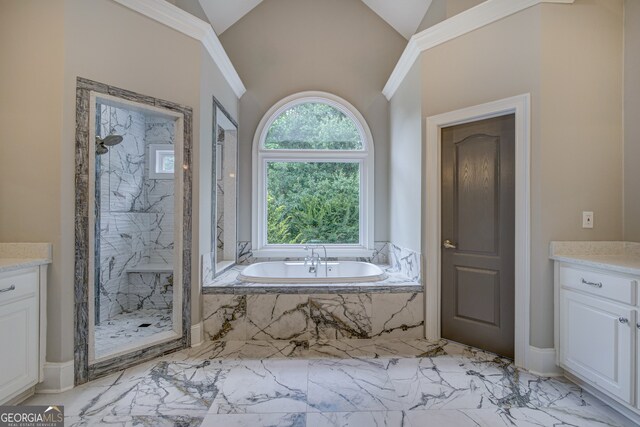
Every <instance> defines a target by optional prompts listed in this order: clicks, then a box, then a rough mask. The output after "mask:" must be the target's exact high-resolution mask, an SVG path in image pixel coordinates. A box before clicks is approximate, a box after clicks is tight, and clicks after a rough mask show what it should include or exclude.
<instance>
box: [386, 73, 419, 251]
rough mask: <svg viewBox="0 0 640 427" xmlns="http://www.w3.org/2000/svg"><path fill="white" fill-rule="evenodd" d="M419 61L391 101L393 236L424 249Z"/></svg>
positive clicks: (408, 245)
mask: <svg viewBox="0 0 640 427" xmlns="http://www.w3.org/2000/svg"><path fill="white" fill-rule="evenodd" d="M420 70H421V68H420V63H419V62H416V64H414V66H413V67H412V68H411V71H409V73H408V74H407V76H406V77H405V78H404V80H403V82H402V84H401V85H400V87H398V90H396V93H395V94H394V95H393V98H391V102H390V104H389V113H390V114H389V117H390V122H389V130H390V134H391V138H390V145H389V239H390V241H391V242H392V243H394V244H396V245H398V246H401V247H405V248H408V249H411V250H414V251H417V252H422V250H421V238H420V236H421V212H422V186H421V184H422V160H421V159H422V95H421V93H420V79H421V73H420Z"/></svg>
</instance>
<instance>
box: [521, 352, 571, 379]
mask: <svg viewBox="0 0 640 427" xmlns="http://www.w3.org/2000/svg"><path fill="white" fill-rule="evenodd" d="M529 372H531V373H532V374H535V375H538V376H541V377H561V376H563V375H564V370H563V369H562V368H560V367H559V366H558V365H556V349H555V348H538V347H534V346H532V345H531V346H529Z"/></svg>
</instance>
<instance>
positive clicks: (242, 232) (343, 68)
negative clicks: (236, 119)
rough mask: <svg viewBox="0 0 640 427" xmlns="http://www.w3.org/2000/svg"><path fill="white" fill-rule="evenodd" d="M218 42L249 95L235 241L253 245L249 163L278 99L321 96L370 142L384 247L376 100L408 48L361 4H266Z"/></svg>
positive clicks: (378, 236)
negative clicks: (367, 133)
mask: <svg viewBox="0 0 640 427" xmlns="http://www.w3.org/2000/svg"><path fill="white" fill-rule="evenodd" d="M220 40H221V42H222V44H223V46H224V48H225V50H226V51H227V53H228V54H229V57H230V58H231V61H232V62H233V64H234V66H235V67H236V70H237V71H238V73H239V74H240V77H241V78H242V80H243V82H244V84H245V85H246V87H247V89H248V90H247V93H246V94H245V95H244V96H243V97H242V99H241V100H240V123H239V124H240V129H239V138H240V141H239V144H240V147H239V149H240V165H239V167H240V170H239V174H238V176H239V178H240V182H239V184H240V195H239V198H240V200H239V218H238V221H239V240H250V239H251V155H252V144H253V137H254V133H255V131H256V127H257V125H258V122H259V121H260V119H261V118H262V116H263V115H264V114H265V113H266V111H267V110H268V109H269V108H270V107H271V106H272V105H273V104H275V103H276V102H277V101H279V100H280V99H282V98H284V97H286V96H288V95H291V94H293V93H297V92H302V91H307V90H320V91H326V92H331V93H334V94H336V95H338V96H340V97H342V98H344V99H346V100H347V101H349V102H350V103H352V104H353V105H354V106H355V107H356V108H357V109H358V110H359V111H360V112H361V113H362V115H363V116H364V117H365V119H366V120H367V123H368V124H369V127H370V128H371V132H372V134H373V138H374V142H375V154H376V161H375V173H376V180H375V186H376V188H375V195H376V200H375V216H376V217H375V240H388V238H389V218H388V205H389V194H388V188H387V185H388V173H389V170H388V157H389V125H388V123H389V103H388V101H387V100H386V99H385V98H384V96H383V95H382V93H381V91H382V88H383V87H384V85H385V83H386V81H387V79H388V77H389V75H390V74H391V71H392V70H393V67H394V66H395V65H396V62H397V60H398V58H399V57H400V55H401V54H402V51H403V49H404V47H405V46H406V44H407V41H406V40H405V39H404V38H403V37H402V36H401V35H400V34H398V33H397V32H396V31H395V30H394V29H393V28H391V27H390V26H389V25H388V24H387V23H386V22H384V21H383V20H382V19H381V18H380V17H378V15H376V14H375V13H374V12H373V11H372V10H371V9H369V8H368V7H367V6H366V5H365V4H364V3H362V2H361V1H360V0H323V1H314V0H266V1H264V2H263V3H261V4H260V5H259V6H257V7H256V8H255V9H253V10H252V11H251V12H249V13H248V14H247V15H246V16H245V17H244V18H242V19H241V20H240V21H238V22H237V23H236V24H235V25H233V26H232V27H230V28H229V29H228V30H226V31H225V32H224V33H223V34H222V36H221V37H220Z"/></svg>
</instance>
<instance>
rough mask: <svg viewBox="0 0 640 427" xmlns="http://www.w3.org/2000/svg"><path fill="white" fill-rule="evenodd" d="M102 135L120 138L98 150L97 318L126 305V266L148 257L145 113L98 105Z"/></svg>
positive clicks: (122, 308) (122, 310)
mask: <svg viewBox="0 0 640 427" xmlns="http://www.w3.org/2000/svg"><path fill="white" fill-rule="evenodd" d="M99 133H100V136H101V137H103V138H104V137H105V136H107V135H110V134H116V135H121V136H122V137H123V141H122V142H121V143H120V144H118V145H116V146H113V147H110V148H109V152H108V153H107V154H104V155H101V156H96V169H97V171H98V182H99V183H100V191H99V194H96V203H97V204H98V206H99V212H100V220H99V225H100V235H99V254H96V259H99V260H100V282H99V285H100V288H99V295H98V296H97V297H98V299H99V307H100V321H103V320H106V319H110V318H111V317H113V316H115V315H118V314H120V313H122V312H125V311H127V310H128V309H129V302H128V297H129V295H128V294H129V282H128V275H127V271H126V270H127V268H131V267H134V266H136V265H138V264H140V263H143V262H148V255H147V246H148V241H149V233H148V228H149V227H148V218H147V216H146V215H144V214H142V213H141V212H142V209H143V207H144V175H145V168H144V163H145V145H144V139H145V117H144V115H143V114H141V113H138V112H135V111H126V110H123V109H121V108H116V107H111V106H106V105H100V129H99Z"/></svg>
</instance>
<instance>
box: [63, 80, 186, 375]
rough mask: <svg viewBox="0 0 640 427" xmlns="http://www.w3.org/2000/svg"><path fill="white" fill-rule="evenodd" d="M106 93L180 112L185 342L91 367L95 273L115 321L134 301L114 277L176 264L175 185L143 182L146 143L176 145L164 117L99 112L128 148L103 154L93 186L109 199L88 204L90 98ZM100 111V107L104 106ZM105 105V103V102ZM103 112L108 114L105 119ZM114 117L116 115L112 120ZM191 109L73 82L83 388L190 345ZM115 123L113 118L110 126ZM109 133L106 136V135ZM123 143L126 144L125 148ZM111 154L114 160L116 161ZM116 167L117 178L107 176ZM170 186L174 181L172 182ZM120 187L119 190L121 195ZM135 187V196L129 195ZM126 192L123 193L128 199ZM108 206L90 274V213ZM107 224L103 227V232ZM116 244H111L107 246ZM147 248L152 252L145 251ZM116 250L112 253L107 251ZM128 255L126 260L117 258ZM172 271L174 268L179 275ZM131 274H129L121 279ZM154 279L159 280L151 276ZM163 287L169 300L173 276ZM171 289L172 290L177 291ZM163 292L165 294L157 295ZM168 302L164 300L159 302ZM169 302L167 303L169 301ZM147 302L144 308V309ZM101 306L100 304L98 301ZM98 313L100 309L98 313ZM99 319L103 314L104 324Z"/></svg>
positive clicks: (78, 370)
mask: <svg viewBox="0 0 640 427" xmlns="http://www.w3.org/2000/svg"><path fill="white" fill-rule="evenodd" d="M92 93H95V94H107V95H110V96H113V97H116V98H120V99H123V100H127V101H132V102H136V103H139V104H144V105H150V106H154V107H158V108H162V109H166V110H170V111H173V112H176V113H178V114H180V115H181V116H182V118H183V120H182V123H183V126H182V130H183V150H182V160H183V164H182V165H178V166H182V168H181V169H180V173H181V174H182V182H183V189H182V190H183V191H182V194H183V200H182V201H181V202H180V203H181V205H182V208H181V209H182V223H181V224H176V226H179V227H180V234H181V236H182V243H183V250H182V253H181V254H180V256H181V257H182V258H181V268H182V271H181V277H182V280H181V282H182V283H180V284H177V286H181V291H182V307H179V308H178V307H174V309H177V310H180V312H181V314H182V325H183V326H182V336H181V338H178V339H175V340H171V341H167V342H164V343H160V344H156V345H153V346H149V347H147V348H144V349H141V350H137V351H135V352H132V353H130V354H125V355H122V356H117V357H114V358H112V359H110V360H108V361H103V362H97V363H94V364H91V365H90V364H89V360H88V353H89V351H88V349H89V342H88V340H89V333H88V331H89V326H88V325H89V322H94V321H95V319H93V318H92V319H89V289H88V286H87V284H88V283H90V280H89V278H90V277H91V276H93V277H95V276H96V275H98V276H105V277H106V278H107V279H108V280H113V283H112V284H113V285H114V287H115V289H116V291H115V292H111V289H110V288H109V286H106V285H107V284H106V283H103V282H101V281H100V280H98V281H97V283H98V284H99V286H98V295H99V296H100V297H102V296H103V295H107V296H105V297H104V298H105V299H107V300H109V307H108V310H106V309H105V312H108V315H107V316H116V315H117V314H115V313H116V312H117V311H119V310H120V311H121V312H122V313H125V312H126V311H125V307H126V309H127V310H128V306H129V303H130V300H129V294H128V290H129V289H128V284H127V283H124V281H116V280H115V277H116V276H118V275H123V273H124V272H125V271H126V270H128V269H129V268H130V267H134V266H136V265H137V264H138V263H145V264H148V263H155V264H165V265H166V264H172V263H173V261H177V260H172V259H171V258H170V256H171V254H172V253H173V225H172V223H173V214H174V205H173V202H172V201H171V199H172V198H173V192H174V191H173V190H174V189H173V187H171V186H170V184H169V182H171V183H173V180H168V182H166V183H157V182H156V183H153V182H151V180H147V179H146V175H147V174H146V172H147V170H146V169H145V166H144V163H146V162H144V160H145V157H146V156H147V153H148V152H147V148H146V147H145V145H144V140H145V139H148V140H149V141H153V142H154V143H166V144H171V143H173V140H172V139H171V137H169V136H168V134H169V133H174V129H173V127H172V126H173V124H170V123H169V122H167V121H166V120H151V119H149V120H147V118H150V115H149V116H147V117H146V118H145V119H144V121H143V120H142V118H141V117H138V115H137V113H136V114H134V113H133V112H127V111H125V110H122V111H123V112H122V113H119V112H118V111H117V110H118V109H117V108H115V107H109V108H106V109H105V110H104V111H102V110H98V116H99V117H100V119H99V123H97V130H98V132H100V133H101V135H102V136H105V135H106V134H109V133H116V132H123V133H127V135H126V138H127V141H126V142H127V144H125V141H124V140H123V142H122V143H121V144H120V145H119V146H115V148H114V147H112V149H113V150H112V149H110V150H109V154H108V157H106V158H105V159H104V160H105V163H107V164H105V165H102V166H106V168H102V169H101V168H100V167H101V164H100V163H101V162H102V160H103V159H100V160H98V164H97V165H96V166H97V167H96V170H97V171H98V174H100V171H101V170H102V172H103V175H99V177H98V179H97V180H96V187H98V188H99V189H100V190H101V191H99V192H97V194H96V195H97V196H98V195H102V193H103V191H102V187H101V186H102V185H104V186H105V188H104V190H105V191H104V195H105V196H106V195H107V194H108V195H109V196H108V200H107V199H105V200H104V201H103V203H100V200H99V199H100V197H96V202H97V203H98V204H97V205H95V206H89V201H90V199H91V198H90V194H89V192H90V187H91V186H90V183H91V180H92V179H93V178H94V177H93V176H91V177H90V176H89V175H90V174H89V166H90V163H91V162H90V158H91V157H94V156H95V150H92V149H91V144H90V141H91V139H93V138H94V137H95V135H90V126H89V124H90V119H91V118H93V117H91V105H90V104H91V94H92ZM99 107H100V105H99ZM102 107H104V105H102ZM101 113H106V117H105V116H103V114H101ZM114 114H115V116H114ZM192 116H193V113H192V110H191V108H189V107H185V106H182V105H179V104H176V103H173V102H170V101H165V100H161V99H157V98H153V97H149V96H145V95H140V94H138V93H135V92H131V91H128V90H125V89H120V88H117V87H114V86H108V85H105V84H103V83H99V82H95V81H91V80H87V79H84V78H81V77H78V78H77V85H76V135H75V230H74V231H75V270H74V301H75V307H74V316H75V331H74V332H75V334H74V370H75V383H76V384H83V383H85V382H87V381H88V380H89V379H92V378H97V377H99V376H102V375H105V374H108V373H110V372H113V371H114V370H118V369H122V368H125V367H127V366H130V365H132V364H134V363H137V362H139V361H141V360H146V359H150V358H153V357H157V356H159V355H162V354H165V353H167V352H169V351H174V350H176V349H178V348H182V347H184V346H186V345H188V344H189V343H190V339H191V337H190V334H191V328H190V325H191V279H190V278H191V228H192V224H191V209H192V200H191V185H192V177H191V162H192V132H193V129H192ZM109 118H110V121H109ZM103 132H105V134H103ZM125 145H126V147H125ZM111 157H112V158H113V162H111ZM109 170H111V171H112V172H113V173H110V172H108V171H109ZM171 185H172V184H171ZM121 190H122V191H121ZM129 190H130V191H129ZM125 193H126V194H125ZM103 209H109V210H114V211H115V212H114V213H117V217H116V218H114V219H113V220H109V221H104V222H100V221H99V220H98V221H97V225H98V230H97V232H96V234H97V236H98V239H97V240H100V237H101V235H102V232H103V230H104V232H105V234H106V236H105V237H107V236H108V238H106V239H105V243H106V246H105V247H104V248H103V247H102V245H96V246H97V247H99V248H100V252H102V251H103V249H104V255H106V256H105V257H104V258H102V257H100V258H101V259H104V260H105V262H104V263H98V265H97V266H96V267H97V268H96V269H95V271H89V260H90V258H91V257H92V256H93V255H94V252H95V249H96V248H95V247H93V246H90V245H89V235H90V233H89V223H90V220H89V219H90V215H91V216H93V215H100V214H102V213H103ZM103 227H104V228H103ZM110 244H111V245H113V247H109V245H110ZM143 248H149V250H148V251H146V249H143ZM110 250H113V253H112V256H109V251H110ZM116 254H117V255H120V254H123V256H122V258H121V259H120V258H118V256H117V255H116ZM174 272H175V271H174ZM124 276H125V277H126V276H127V275H126V274H124ZM153 281H155V277H153ZM142 282H143V283H138V285H140V286H139V287H138V290H139V289H148V288H149V287H148V284H149V282H148V281H147V280H146V279H145V278H143V280H142ZM159 282H160V285H161V287H162V289H163V290H165V289H166V291H167V292H165V295H164V296H163V297H168V294H169V292H168V290H169V289H168V288H169V282H170V279H169V277H168V276H166V277H165V280H162V279H161V280H159ZM172 291H173V289H172ZM157 294H162V292H159V293H155V294H154V295H157ZM138 297H139V298H134V301H135V299H137V301H136V304H135V305H136V307H137V306H142V307H143V309H145V308H144V307H145V306H147V302H149V303H153V304H158V303H159V302H161V301H159V300H157V299H154V298H153V297H151V296H150V295H138ZM162 299H163V298H161V300H162ZM165 301H166V300H165ZM141 302H142V304H140V303H141ZM96 307H97V308H98V307H100V302H99V303H98V304H96ZM96 311H101V310H99V309H98V310H96ZM100 318H101V317H99V319H100Z"/></svg>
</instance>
